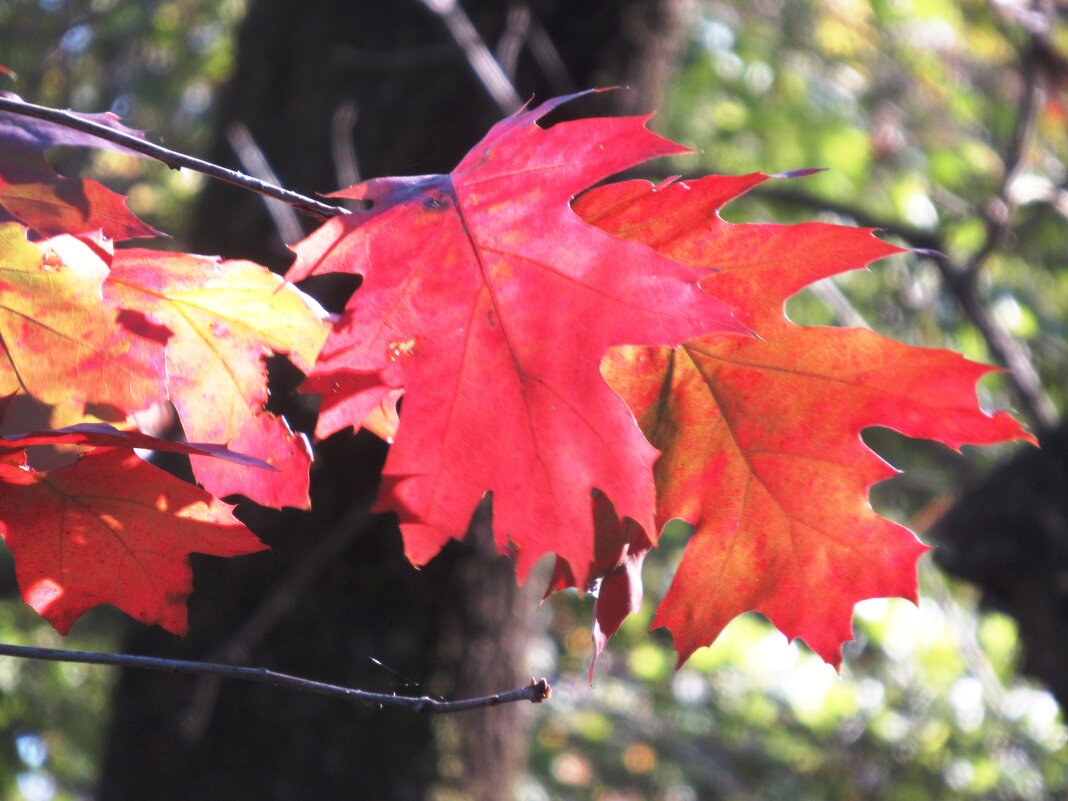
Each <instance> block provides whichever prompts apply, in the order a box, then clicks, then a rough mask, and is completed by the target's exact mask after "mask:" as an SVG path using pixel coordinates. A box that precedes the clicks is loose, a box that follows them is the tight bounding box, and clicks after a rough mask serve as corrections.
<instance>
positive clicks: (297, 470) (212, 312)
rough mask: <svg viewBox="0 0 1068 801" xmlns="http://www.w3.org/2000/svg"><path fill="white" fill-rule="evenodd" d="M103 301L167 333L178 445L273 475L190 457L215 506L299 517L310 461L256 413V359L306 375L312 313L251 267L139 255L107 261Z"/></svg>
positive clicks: (270, 417)
mask: <svg viewBox="0 0 1068 801" xmlns="http://www.w3.org/2000/svg"><path fill="white" fill-rule="evenodd" d="M105 297H106V298H107V299H108V301H109V302H110V303H112V304H115V305H118V306H125V307H128V308H131V309H137V310H139V311H140V313H142V314H144V315H147V316H149V317H151V318H152V319H153V320H155V321H156V322H157V323H158V324H161V325H163V326H166V328H167V329H169V330H170V332H171V337H170V339H169V340H168V341H167V349H166V361H167V392H168V395H169V397H170V399H171V402H172V403H174V406H175V408H176V409H177V410H178V415H179V417H180V418H181V421H182V427H183V428H184V430H185V433H186V436H187V437H189V438H190V439H192V440H197V441H201V442H218V443H225V444H226V445H227V446H228V447H229V448H230V449H231V450H234V451H237V452H239V453H245V454H248V455H250V456H254V457H256V458H257V459H261V460H263V461H264V462H267V463H268V464H270V465H272V466H273V467H275V468H276V469H277V472H270V473H266V472H263V471H258V470H248V469H245V468H244V467H242V466H241V465H236V464H233V463H229V462H225V461H220V460H218V459H211V458H206V457H200V456H193V457H192V463H193V472H194V474H195V475H196V478H197V481H199V482H200V483H201V484H202V485H203V486H204V488H205V489H207V490H208V491H209V492H211V493H212V494H213V495H215V496H217V497H225V496H227V495H232V494H239V495H244V496H245V497H247V498H249V499H251V500H253V501H256V502H257V503H260V504H263V505H265V506H273V507H282V506H295V507H299V508H307V506H308V505H309V500H308V468H309V465H310V464H311V452H310V449H309V447H308V444H307V441H306V440H305V438H304V436H303V435H301V434H297V433H294V432H293V431H291V430H290V428H289V426H288V424H287V423H286V421H285V420H284V419H283V418H281V417H278V416H277V415H274V414H272V413H270V412H267V411H265V410H264V405H265V404H266V402H267V377H266V367H265V365H264V362H263V359H264V358H265V357H267V356H269V355H270V354H272V353H281V354H286V355H287V356H289V358H290V359H291V360H292V361H293V362H294V364H295V365H296V366H297V367H298V368H300V369H302V370H304V371H305V372H307V371H308V370H310V369H311V365H312V363H313V362H314V361H315V357H316V355H317V354H318V352H319V349H320V348H321V347H322V344H323V340H324V339H325V338H326V335H327V328H328V326H327V323H326V320H325V316H326V315H325V312H323V311H322V309H321V308H320V307H319V306H318V304H316V303H315V302H314V301H312V300H311V299H310V298H308V296H306V295H304V294H303V293H302V292H300V291H299V290H298V289H297V288H296V287H294V286H291V285H286V284H283V282H282V281H281V279H280V278H278V276H276V275H274V274H273V273H271V272H270V271H269V270H268V269H267V268H266V267H262V266H261V265H258V264H254V263H252V262H248V261H222V262H220V261H218V260H217V259H213V258H208V257H205V256H194V255H190V254H177V253H164V252H160V251H151V250H137V249H131V250H122V251H119V252H118V253H116V254H115V259H114V261H113V262H112V265H111V274H110V276H109V278H108V281H107V284H106V286H105Z"/></svg>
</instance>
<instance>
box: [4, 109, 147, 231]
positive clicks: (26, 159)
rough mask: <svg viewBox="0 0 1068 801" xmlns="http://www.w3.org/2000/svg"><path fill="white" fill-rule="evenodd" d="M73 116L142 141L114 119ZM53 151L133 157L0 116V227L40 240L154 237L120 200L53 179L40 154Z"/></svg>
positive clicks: (92, 184) (48, 125) (89, 185)
mask: <svg viewBox="0 0 1068 801" xmlns="http://www.w3.org/2000/svg"><path fill="white" fill-rule="evenodd" d="M0 96H3V97H6V98H8V99H15V97H14V95H11V94H10V93H8V92H0ZM77 116H79V117H82V118H84V119H87V120H90V121H92V122H96V123H98V124H100V125H106V126H107V127H109V128H114V129H115V130H118V131H122V132H123V133H125V134H129V135H131V136H136V137H138V138H143V136H144V135H143V134H142V133H141V132H140V131H135V130H133V129H131V128H127V127H126V126H124V125H123V124H122V123H120V122H119V118H118V117H116V116H115V115H114V114H78V115H77ZM59 146H64V147H92V148H101V149H106V150H112V151H115V152H119V153H129V154H133V151H130V150H127V149H126V148H123V147H122V146H120V145H116V144H113V143H111V142H107V141H105V140H103V139H99V138H97V137H95V136H92V135H90V134H87V133H82V132H80V131H75V130H73V129H71V128H67V127H64V126H62V125H58V124H56V123H53V122H47V121H45V120H39V119H34V118H32V117H25V116H22V115H19V114H14V113H12V112H9V111H0V221H2V220H4V219H15V220H18V221H19V222H21V223H23V224H24V225H26V226H28V227H29V228H31V229H33V230H34V231H36V232H37V233H39V234H41V235H42V236H46V237H49V236H57V235H59V234H92V233H95V232H97V231H102V232H103V234H104V235H105V236H107V237H109V238H111V239H117V240H122V239H134V238H137V237H150V236H158V235H159V232H158V231H156V230H155V229H154V228H152V227H150V226H148V225H146V224H145V223H143V222H142V221H141V220H139V219H138V218H137V217H136V216H134V214H133V212H131V211H130V210H129V209H128V208H127V207H126V201H125V198H124V197H123V196H122V195H118V194H116V193H114V192H112V191H111V190H110V189H108V188H107V187H105V186H102V185H101V184H99V183H98V182H96V181H93V180H91V179H83V178H67V177H64V176H62V175H59V174H57V173H56V171H55V170H53V169H52V167H51V165H50V164H49V163H48V160H47V159H46V158H45V155H44V154H45V151H46V150H48V149H49V148H52V147H59ZM3 211H6V212H7V214H8V215H10V217H5V216H4V215H3Z"/></svg>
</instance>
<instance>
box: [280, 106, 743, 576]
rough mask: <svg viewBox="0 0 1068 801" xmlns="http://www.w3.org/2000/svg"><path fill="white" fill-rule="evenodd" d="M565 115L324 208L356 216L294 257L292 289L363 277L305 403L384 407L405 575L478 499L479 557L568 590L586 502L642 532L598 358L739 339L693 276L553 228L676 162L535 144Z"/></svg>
mask: <svg viewBox="0 0 1068 801" xmlns="http://www.w3.org/2000/svg"><path fill="white" fill-rule="evenodd" d="M569 99H571V98H559V99H556V100H552V101H549V102H547V103H545V104H543V105H541V106H539V107H538V108H535V109H533V110H524V111H521V112H519V113H517V114H516V115H514V116H512V117H510V118H508V119H506V120H504V121H503V122H501V123H498V124H497V125H496V126H494V128H493V129H492V130H491V131H490V132H489V134H488V135H487V136H486V137H485V139H483V141H482V142H481V143H480V144H478V145H477V146H476V147H475V148H474V149H473V150H472V151H471V152H470V153H469V154H468V155H467V156H466V157H465V158H464V159H463V160H462V161H461V162H460V164H459V165H458V166H457V168H456V169H455V170H454V171H453V172H452V173H450V174H449V175H434V176H421V177H416V178H386V179H377V180H373V181H369V182H367V183H365V184H360V185H358V186H355V187H351V188H350V189H348V190H345V191H343V192H339V193H338V194H337V196H338V197H348V198H358V199H362V200H369V201H372V203H373V206H372V208H371V209H370V210H369V211H366V212H357V213H353V214H350V215H344V216H341V217H337V218H334V219H332V220H330V221H328V222H327V223H326V224H325V225H324V226H323V227H322V228H320V229H319V230H318V231H316V232H315V233H313V234H312V235H311V236H310V237H308V238H307V239H306V240H304V241H303V242H301V243H300V244H299V245H298V246H297V247H296V251H297V262H296V263H295V265H294V267H293V268H292V269H291V271H290V273H289V274H288V275H287V278H288V279H289V280H291V281H297V280H300V279H302V278H305V277H307V276H309V275H312V274H317V273H325V272H345V273H354V274H359V275H361V276H363V283H362V284H361V286H360V288H359V289H358V290H357V292H356V293H355V294H354V296H353V297H352V299H351V300H350V302H349V304H348V306H347V307H346V309H345V312H344V315H343V316H342V319H341V321H340V323H339V325H338V326H337V327H336V328H335V330H334V332H333V334H332V335H331V338H330V340H329V341H328V343H327V345H326V347H325V349H324V355H323V357H322V358H321V359H320V360H319V362H318V364H317V365H316V367H315V370H314V371H313V372H312V374H311V377H310V380H309V386H311V387H314V388H317V389H319V390H320V391H324V394H327V395H329V390H330V387H331V386H332V385H333V383H334V382H336V383H337V384H338V385H341V384H342V382H346V381H347V382H350V383H351V385H352V386H358V387H362V388H364V389H367V388H368V387H369V386H372V385H373V382H375V381H378V382H379V383H380V384H381V385H382V386H385V387H390V388H393V389H397V390H400V389H403V391H404V408H403V415H402V419H401V424H400V426H399V429H398V432H397V435H396V438H395V441H394V443H393V446H392V448H391V450H390V454H389V457H388V460H387V462H386V466H385V469H384V472H383V487H382V490H381V496H380V503H379V506H380V508H388V509H393V510H396V511H397V512H398V514H399V516H400V521H401V529H402V531H403V533H404V538H405V549H406V553H407V555H408V558H409V559H410V560H411V561H412V562H413V563H415V564H416V565H421V564H423V563H425V562H427V561H428V560H429V559H431V558H432V557H433V556H434V555H435V554H436V553H437V552H438V550H439V549H440V548H441V547H442V546H443V545H444V544H445V543H446V542H447V541H448V540H449V539H450V538H454V537H459V536H462V535H463V534H464V532H465V531H466V530H467V527H468V522H469V520H470V518H471V514H472V512H473V511H474V509H475V507H476V506H477V504H478V503H479V501H480V499H481V498H482V497H483V495H484V494H485V493H486V492H487V491H488V492H492V493H493V517H494V529H495V536H496V541H497V545H498V547H499V548H500V549H501V550H502V551H510V552H514V553H515V554H516V560H517V572H518V573H519V576H520V578H521V579H522V578H523V577H525V576H526V574H527V573H528V571H529V570H530V568H531V567H532V566H533V564H534V563H535V562H536V561H537V560H538V559H539V558H540V557H541V556H542V555H544V554H545V553H548V552H554V553H557V554H559V555H560V556H561V558H562V559H563V560H564V561H565V562H566V563H567V564H568V566H569V569H570V571H571V572H572V574H573V575H574V576H575V577H576V578H577V580H579V581H580V582H581V581H584V580H585V577H586V575H587V574H588V573H589V571H590V567H591V564H592V563H593V562H594V559H595V556H594V539H595V533H594V530H593V524H592V520H591V492H592V491H593V490H594V489H595V488H596V489H599V490H601V491H603V492H604V493H606V494H607V495H609V496H610V497H611V498H612V501H613V503H614V504H615V507H616V508H617V509H618V510H619V513H620V514H621V515H625V516H628V517H631V518H633V519H635V520H637V521H640V522H641V523H642V524H643V525H645V526H647V527H649V528H651V527H652V525H653V512H654V488H653V482H652V465H653V461H654V458H655V452H654V450H653V449H652V448H651V447H650V446H649V444H648V443H647V442H645V440H644V439H643V438H642V436H641V432H640V431H639V430H638V428H637V427H636V426H635V424H634V420H633V417H632V415H631V414H630V412H629V411H628V410H627V408H626V407H625V406H624V405H623V403H622V402H621V401H620V400H619V398H618V397H617V396H616V395H615V394H614V393H613V392H612V391H611V390H610V389H609V388H608V386H607V384H606V383H605V381H604V379H603V378H602V376H601V375H600V372H599V368H598V365H599V363H600V360H601V358H602V356H603V355H604V353H605V350H606V349H607V348H608V347H610V346H612V345H617V344H622V343H633V344H654V343H656V344H673V343H676V342H680V341H682V340H683V339H685V338H687V337H690V336H694V335H696V334H698V333H702V332H705V331H716V330H720V331H723V330H741V327H740V326H738V325H737V323H735V322H734V320H733V318H732V317H731V315H730V312H729V310H728V309H727V307H726V306H724V305H723V304H722V303H720V302H719V301H717V300H715V299H714V298H712V297H711V296H710V295H707V294H705V293H703V292H701V290H700V289H699V288H698V286H697V280H698V277H699V275H700V274H699V272H698V271H696V270H694V269H693V268H691V267H688V266H684V265H682V264H679V263H678V262H675V261H673V260H670V259H666V258H664V257H662V256H660V255H658V254H656V253H655V252H654V251H652V250H650V249H649V248H647V247H645V246H644V245H641V244H639V243H636V242H631V241H627V240H625V239H620V238H618V237H613V236H609V235H608V234H606V233H604V232H602V231H600V230H598V229H597V228H595V227H593V226H590V225H587V224H585V223H583V222H582V220H580V219H579V218H578V216H577V215H576V214H575V213H574V212H573V211H572V210H571V208H570V205H569V204H570V201H571V199H572V198H573V197H574V196H575V195H576V194H578V193H579V192H581V191H582V190H584V189H586V188H588V187H589V186H591V185H593V184H595V183H597V182H598V181H600V180H602V179H604V178H606V177H608V176H609V175H612V174H614V173H617V172H619V171H620V170H623V169H627V168H629V167H632V166H633V165H635V164H638V163H640V162H643V161H645V160H647V159H650V158H653V157H656V156H664V155H669V154H674V153H681V152H684V148H682V147H681V146H679V145H676V144H674V143H672V142H669V141H667V140H665V139H662V138H661V137H659V136H656V135H655V134H653V133H651V132H649V131H648V130H647V129H646V128H645V126H644V123H645V122H646V120H647V118H617V119H588V120H582V121H577V122H564V123H559V124H557V125H554V126H552V127H550V128H547V129H546V128H542V127H539V125H538V124H537V123H538V120H539V119H540V118H542V117H544V116H545V115H547V114H549V113H550V112H551V111H553V110H554V109H556V108H558V107H559V106H560V105H561V104H562V103H564V102H567V101H568V100H569ZM361 382H362V383H361ZM369 382H370V383H369ZM382 397H383V394H382V393H381V392H379V393H378V395H377V396H376V397H375V398H370V399H369V398H368V397H367V396H366V394H365V393H363V397H361V398H359V402H358V403H355V404H354V406H353V409H354V410H355V411H352V410H349V411H350V413H349V414H345V413H344V411H345V410H346V409H345V404H344V403H342V402H340V401H339V400H338V399H332V401H331V408H330V409H329V410H328V413H327V414H325V415H324V417H323V419H322V420H321V421H320V424H319V427H318V429H317V434H318V436H320V437H323V436H327V435H329V434H330V433H332V432H333V431H335V430H338V429H340V428H342V427H344V426H347V425H356V426H358V425H360V424H361V423H363V418H362V415H364V414H365V413H366V409H367V408H368V406H369V405H373V404H372V403H371V401H372V400H374V401H375V402H381V400H382Z"/></svg>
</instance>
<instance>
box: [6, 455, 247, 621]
mask: <svg viewBox="0 0 1068 801" xmlns="http://www.w3.org/2000/svg"><path fill="white" fill-rule="evenodd" d="M231 509H232V507H230V506H228V505H227V504H225V503H223V502H221V501H219V500H217V499H215V498H213V497H211V496H210V495H209V494H208V493H206V492H204V491H203V490H201V489H199V488H197V487H195V486H193V485H192V484H187V483H185V482H184V481H180V480H179V479H177V478H174V477H173V476H171V475H170V474H169V473H166V472H164V471H163V470H160V469H159V468H157V467H154V466H152V465H150V464H148V463H147V462H145V461H143V460H142V459H140V458H139V457H138V456H137V455H136V454H134V453H133V452H131V451H124V450H119V449H110V448H105V449H101V450H98V451H94V452H92V453H89V454H86V455H85V456H83V457H82V458H81V459H79V460H78V461H77V462H76V463H75V464H73V465H72V466H70V467H65V468H61V469H58V470H52V471H49V472H47V473H38V472H35V471H33V470H29V469H25V468H22V467H19V466H16V465H14V464H12V463H11V460H10V459H4V460H0V523H2V527H3V531H2V534H3V537H4V540H5V541H6V543H7V545H8V547H9V548H10V549H11V551H12V553H13V554H14V556H15V574H16V577H17V579H18V584H19V589H20V590H21V592H22V596H23V598H25V600H26V602H27V603H28V604H29V605H30V606H32V607H33V608H34V609H35V610H36V611H37V612H38V613H39V614H41V615H42V616H44V617H45V618H46V619H47V620H48V621H49V622H50V623H51V624H52V625H53V626H55V628H56V630H57V631H59V632H60V633H61V634H66V633H67V632H68V631H69V630H70V627H71V626H72V625H73V624H74V622H75V621H76V620H77V619H78V618H79V617H80V616H81V615H82V614H83V613H84V612H86V611H87V610H89V609H91V608H93V607H95V606H99V605H100V604H114V605H115V606H117V607H118V608H119V609H121V610H123V611H124V612H126V613H127V614H129V615H130V616H132V617H133V618H135V619H136V620H138V621H140V622H142V623H146V624H153V623H155V624H158V625H160V626H162V627H163V628H165V629H167V630H168V631H171V632H174V633H175V634H183V633H185V631H186V629H187V622H186V606H185V600H186V598H187V597H188V596H189V594H190V593H191V592H192V589H193V574H192V570H191V568H190V566H189V560H188V555H189V554H190V553H205V554H213V555H216V556H238V555H241V554H248V553H254V552H256V551H260V550H263V549H264V546H263V545H262V544H261V543H260V542H259V540H257V539H256V538H255V537H254V536H252V534H251V533H250V532H249V531H248V529H246V528H245V526H244V525H242V524H241V523H239V522H238V521H237V520H236V519H235V518H234V517H233V515H232V513H231Z"/></svg>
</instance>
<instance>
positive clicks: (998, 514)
mask: <svg viewBox="0 0 1068 801" xmlns="http://www.w3.org/2000/svg"><path fill="white" fill-rule="evenodd" d="M934 534H935V537H936V540H937V542H938V545H939V548H938V550H937V551H935V558H936V560H937V561H938V564H939V565H941V566H942V567H943V568H944V569H945V570H946V571H948V572H949V573H951V574H953V575H955V576H959V577H960V578H963V579H967V580H968V581H971V582H974V583H975V584H977V585H979V587H980V588H982V590H983V602H984V603H985V604H986V605H987V606H989V607H991V608H993V609H997V610H999V611H1002V612H1005V613H1006V614H1008V615H1011V616H1012V617H1014V618H1015V619H1016V622H1017V623H1018V624H1019V627H1020V637H1021V640H1022V644H1023V663H1022V665H1021V667H1022V669H1023V670H1024V671H1025V672H1027V673H1030V674H1031V675H1033V676H1035V677H1037V678H1039V679H1041V680H1042V681H1043V682H1045V683H1046V685H1047V686H1048V687H1049V688H1050V691H1051V692H1052V693H1053V695H1054V696H1055V697H1056V698H1057V701H1058V702H1059V703H1060V705H1061V709H1063V710H1065V711H1066V712H1068V424H1064V423H1062V424H1061V425H1060V426H1059V427H1058V428H1057V429H1055V430H1054V431H1053V432H1052V433H1051V434H1049V435H1048V436H1046V437H1043V439H1042V448H1041V450H1036V449H1034V448H1024V449H1022V450H1021V451H1020V452H1019V453H1018V454H1017V455H1016V456H1015V457H1014V458H1012V459H1011V460H1009V461H1008V462H1007V463H1005V464H1003V465H1002V466H1001V467H999V468H998V469H997V470H995V471H994V472H993V473H992V474H991V475H990V476H989V477H988V478H986V479H985V480H984V481H983V482H982V483H981V484H979V485H978V486H976V487H973V488H972V489H971V490H970V491H968V492H966V493H965V494H964V495H963V496H962V497H961V498H960V500H959V501H958V502H957V503H956V504H955V505H954V506H953V508H952V509H950V511H949V512H948V513H947V514H946V515H945V516H944V517H943V518H942V520H940V521H939V523H938V524H937V526H936V529H935V532H934Z"/></svg>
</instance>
